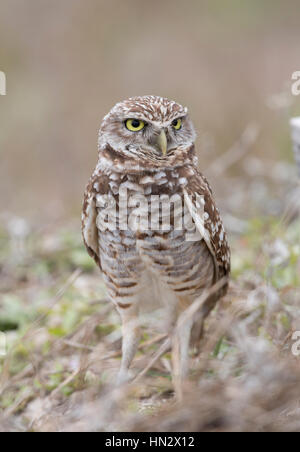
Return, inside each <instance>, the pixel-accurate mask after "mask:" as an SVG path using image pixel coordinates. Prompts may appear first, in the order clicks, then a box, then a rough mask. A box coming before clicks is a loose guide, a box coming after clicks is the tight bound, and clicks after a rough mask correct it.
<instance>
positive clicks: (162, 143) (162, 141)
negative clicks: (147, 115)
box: [157, 130, 168, 156]
mask: <svg viewBox="0 0 300 452" xmlns="http://www.w3.org/2000/svg"><path fill="white" fill-rule="evenodd" d="M157 143H158V145H159V148H160V150H161V153H162V155H163V156H165V155H167V146H168V141H167V136H166V132H165V131H164V130H162V131H161V132H160V134H159V136H158V139H157Z"/></svg>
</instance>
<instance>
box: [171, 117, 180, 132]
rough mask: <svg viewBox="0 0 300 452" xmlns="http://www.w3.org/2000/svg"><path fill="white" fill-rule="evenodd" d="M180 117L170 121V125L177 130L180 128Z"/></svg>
mask: <svg viewBox="0 0 300 452" xmlns="http://www.w3.org/2000/svg"><path fill="white" fill-rule="evenodd" d="M181 125H182V122H181V119H174V121H172V126H173V127H174V129H175V130H179V129H181Z"/></svg>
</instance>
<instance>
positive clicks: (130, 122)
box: [125, 119, 145, 132]
mask: <svg viewBox="0 0 300 452" xmlns="http://www.w3.org/2000/svg"><path fill="white" fill-rule="evenodd" d="M125 126H126V128H127V129H128V130H131V132H138V131H139V130H142V129H143V128H144V127H145V123H144V122H143V121H140V120H139V119H127V121H125Z"/></svg>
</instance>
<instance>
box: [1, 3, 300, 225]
mask: <svg viewBox="0 0 300 452" xmlns="http://www.w3.org/2000/svg"><path fill="white" fill-rule="evenodd" d="M299 23H300V9H299V2H297V1H290V0H289V1H287V2H281V1H277V0H272V1H271V0H267V1H264V2H261V1H258V0H255V1H251V2H239V1H237V0H230V1H228V2H220V1H215V0H213V1H211V0H210V1H198V0H188V1H186V2H183V1H178V0H164V1H158V0H152V1H151V2H141V1H137V0H126V1H125V0H111V1H109V2H108V1H103V0H86V1H82V0H81V1H80V0H51V1H50V0H29V1H25V0H2V1H1V12H0V42H1V48H0V70H1V71H3V72H5V74H6V77H7V95H6V96H1V97H0V125H1V126H0V152H1V165H0V202H1V211H2V213H3V212H10V213H12V214H14V215H18V216H25V217H28V218H30V219H31V220H33V221H35V222H37V223H47V222H49V221H50V222H51V221H56V220H59V219H62V218H66V217H67V218H68V217H70V216H72V217H73V216H74V217H78V218H79V215H80V209H81V200H82V193H83V190H84V187H85V184H86V182H87V179H88V177H89V175H90V173H91V171H92V169H93V167H94V165H95V162H96V159H97V132H98V128H99V125H100V122H101V119H102V117H103V116H104V115H105V114H106V113H107V111H108V110H109V109H110V108H111V107H112V106H113V105H114V104H115V103H116V102H117V101H120V100H122V99H125V98H127V97H129V96H135V95H143V94H157V95H161V96H165V97H169V98H172V99H175V100H177V101H178V102H180V103H182V104H184V105H187V106H188V107H189V110H190V113H191V116H192V118H193V120H194V123H195V125H196V128H197V131H198V143H197V150H198V154H199V157H200V168H201V169H202V170H203V171H207V172H208V176H209V177H210V179H211V183H212V185H213V188H214V189H215V191H216V192H217V195H218V197H219V200H220V201H219V202H221V205H223V206H224V207H225V209H226V210H227V211H228V212H230V213H232V214H234V215H236V216H244V215H249V214H253V213H254V212H253V211H251V209H253V210H254V211H255V209H260V208H262V209H267V211H268V212H267V213H271V214H273V213H276V212H277V211H278V210H280V206H279V205H278V199H277V198H278V196H281V194H280V193H278V191H277V189H278V188H279V187H278V185H280V181H282V179H285V180H290V179H291V177H293V175H292V176H291V173H290V170H291V171H293V170H292V169H291V168H290V167H289V163H293V155H292V150H291V143H290V134H289V126H288V119H289V117H290V116H291V115H295V114H300V96H299V98H296V97H293V96H292V95H291V75H292V73H293V72H294V71H296V70H300V62H299V37H300V36H299V35H300V32H299ZM244 133H245V134H246V136H243V134H244ZM243 138H244V139H245V140H244V141H246V147H247V146H248V147H249V149H245V153H244V152H243V150H242V151H241V155H239V152H238V157H237V158H236V157H235V153H234V155H233V161H231V159H230V158H229V165H227V164H226V172H225V174H223V175H222V177H221V178H220V174H219V171H218V170H216V167H215V166H214V165H215V163H214V162H215V161H216V159H218V158H219V157H220V156H222V155H223V154H224V153H226V152H227V151H228V150H230V149H231V148H232V146H235V143H239V140H240V139H242V142H243ZM248 142H249V143H248ZM229 157H230V155H229ZM219 163H220V162H219ZM222 163H223V162H222V160H221V164H222ZM217 165H218V160H217ZM227 166H228V168H227ZM215 170H216V171H215ZM265 176H266V177H265ZM273 176H274V177H273ZM236 177H238V180H237V179H236ZM227 178H229V179H227ZM262 179H263V180H262ZM235 182H237V183H238V185H235ZM278 182H279V183H278ZM274 185H275V191H274ZM233 187H235V189H234V191H235V193H233V190H232V188H233ZM228 189H229V190H228ZM243 190H244V191H246V192H247V193H248V194H249V193H250V195H249V200H248V202H247V203H246V204H247V209H245V198H244V197H243V196H241V193H242V191H243ZM270 193H271V198H270ZM229 194H231V195H232V196H231V197H230V200H228V195H229ZM266 196H267V197H268V200H269V202H268V203H267V205H266V202H265V200H266ZM273 198H274V199H273ZM78 221H79V220H78Z"/></svg>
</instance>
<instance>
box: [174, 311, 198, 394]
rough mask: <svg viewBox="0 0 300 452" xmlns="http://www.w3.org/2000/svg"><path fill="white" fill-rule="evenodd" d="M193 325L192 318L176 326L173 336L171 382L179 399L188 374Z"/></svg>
mask: <svg viewBox="0 0 300 452" xmlns="http://www.w3.org/2000/svg"><path fill="white" fill-rule="evenodd" d="M181 306H182V305H181ZM181 306H180V307H181ZM181 310H182V309H181ZM193 324H194V319H193V318H192V317H191V318H189V319H187V320H186V321H185V322H184V323H183V324H182V325H177V328H176V331H175V334H174V336H173V345H172V363H173V381H174V387H175V392H176V394H177V396H179V397H181V394H182V384H183V381H184V380H185V379H186V377H187V376H188V372H189V348H190V341H191V332H192V327H193Z"/></svg>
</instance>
